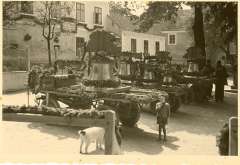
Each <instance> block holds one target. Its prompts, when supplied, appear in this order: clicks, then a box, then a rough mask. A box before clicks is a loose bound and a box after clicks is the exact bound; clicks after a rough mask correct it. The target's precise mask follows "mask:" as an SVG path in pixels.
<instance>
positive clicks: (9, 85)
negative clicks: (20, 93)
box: [2, 71, 28, 92]
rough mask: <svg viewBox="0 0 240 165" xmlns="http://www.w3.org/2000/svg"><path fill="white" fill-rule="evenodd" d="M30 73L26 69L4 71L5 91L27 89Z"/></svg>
mask: <svg viewBox="0 0 240 165" xmlns="http://www.w3.org/2000/svg"><path fill="white" fill-rule="evenodd" d="M27 78H28V73H27V72H26V71H13V72H3V74H2V83H3V88H2V89H3V92H11V91H17V90H22V89H26V87H27V86H26V85H27Z"/></svg>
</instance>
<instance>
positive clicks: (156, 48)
mask: <svg viewBox="0 0 240 165" xmlns="http://www.w3.org/2000/svg"><path fill="white" fill-rule="evenodd" d="M155 51H156V53H157V52H159V51H160V45H159V42H158V41H156V42H155Z"/></svg>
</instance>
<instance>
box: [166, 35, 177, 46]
mask: <svg viewBox="0 0 240 165" xmlns="http://www.w3.org/2000/svg"><path fill="white" fill-rule="evenodd" d="M168 44H169V45H176V34H169V35H168Z"/></svg>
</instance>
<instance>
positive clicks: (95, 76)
mask: <svg viewBox="0 0 240 165" xmlns="http://www.w3.org/2000/svg"><path fill="white" fill-rule="evenodd" d="M110 78H111V72H110V64H104V63H93V65H92V72H91V74H90V80H109V79H110Z"/></svg>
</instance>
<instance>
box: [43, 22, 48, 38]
mask: <svg viewBox="0 0 240 165" xmlns="http://www.w3.org/2000/svg"><path fill="white" fill-rule="evenodd" d="M42 36H43V37H44V38H45V39H48V37H47V35H46V34H45V24H44V25H43V28H42Z"/></svg>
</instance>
